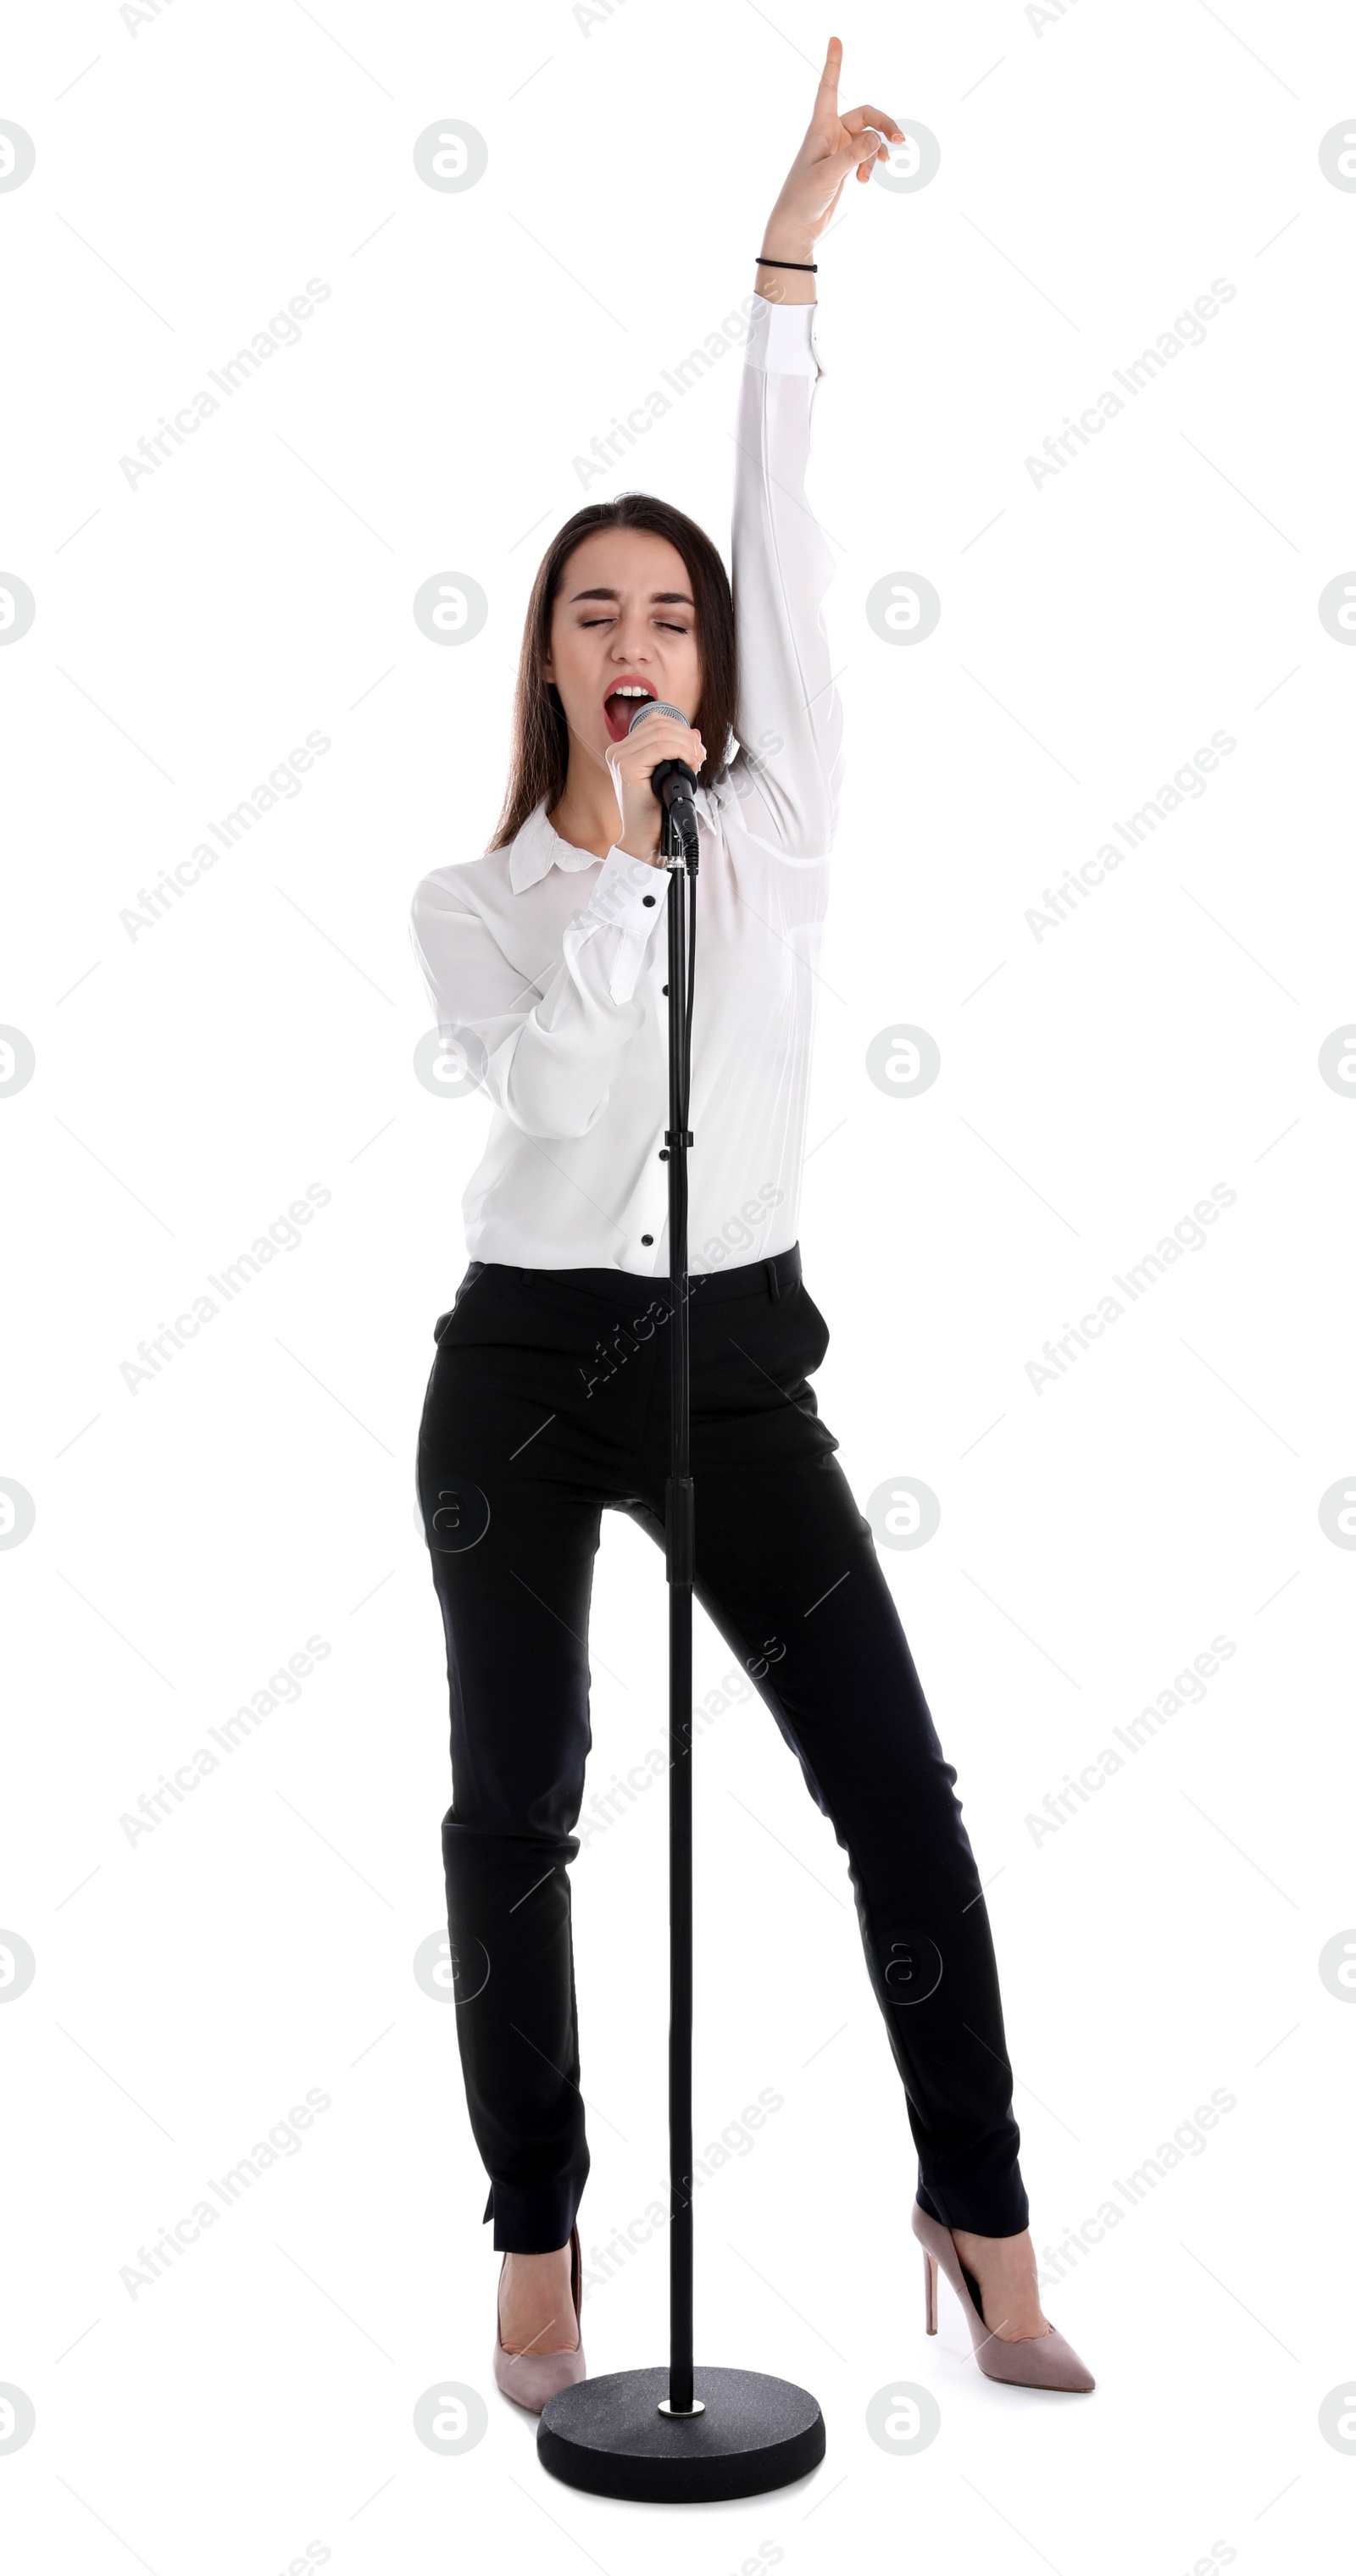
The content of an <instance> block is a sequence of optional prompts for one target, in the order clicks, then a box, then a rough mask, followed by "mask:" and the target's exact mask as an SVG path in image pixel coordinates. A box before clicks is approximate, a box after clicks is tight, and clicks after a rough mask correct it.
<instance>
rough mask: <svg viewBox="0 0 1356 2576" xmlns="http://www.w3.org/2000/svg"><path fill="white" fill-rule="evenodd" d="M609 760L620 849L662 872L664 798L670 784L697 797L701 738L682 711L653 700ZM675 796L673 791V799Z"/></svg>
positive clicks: (608, 755)
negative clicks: (618, 811)
mask: <svg viewBox="0 0 1356 2576" xmlns="http://www.w3.org/2000/svg"><path fill="white" fill-rule="evenodd" d="M605 758H606V760H607V765H608V767H609V769H610V770H611V772H612V777H613V781H614V784H615V786H616V790H617V802H618V804H619V805H620V807H621V813H622V829H621V833H620V836H619V838H618V842H617V847H618V848H619V849H622V850H625V851H626V852H627V854H628V856H629V857H631V858H633V859H646V860H648V862H649V864H650V865H651V867H662V866H663V864H664V862H663V860H662V859H661V858H660V856H659V834H660V827H661V825H662V823H663V819H664V817H663V809H662V806H661V803H660V798H661V796H662V795H663V793H664V789H665V783H666V781H669V780H671V781H673V782H674V783H675V785H676V786H677V788H678V792H680V793H681V792H682V790H683V789H684V788H685V789H686V791H687V793H688V794H689V795H695V793H696V788H697V773H698V771H699V770H700V769H701V767H702V764H703V762H704V761H705V759H706V745H705V743H704V742H703V741H702V738H701V735H700V734H699V733H695V732H694V731H693V729H692V727H691V725H690V724H689V723H688V721H687V718H686V716H685V715H684V714H683V713H682V711H681V709H680V708H678V707H673V706H670V705H669V704H668V701H667V700H666V699H663V698H647V699H646V700H645V701H644V702H643V704H641V705H640V706H638V707H637V709H636V712H635V714H634V715H633V716H632V718H631V722H630V727H629V729H628V731H627V733H626V734H625V736H624V737H623V739H622V741H620V742H618V743H612V744H610V745H609V747H608V750H607V752H606V754H605ZM656 782H657V788H656ZM673 792H674V791H673V787H670V789H669V793H670V794H672V793H673Z"/></svg>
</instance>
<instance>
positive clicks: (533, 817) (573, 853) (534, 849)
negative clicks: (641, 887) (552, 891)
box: [509, 787, 709, 894]
mask: <svg viewBox="0 0 1356 2576" xmlns="http://www.w3.org/2000/svg"><path fill="white" fill-rule="evenodd" d="M706 793H707V791H706V789H705V788H704V787H699V788H698V790H697V819H698V822H699V823H704V822H706V821H707V820H708V819H709V818H708V814H707V810H706ZM601 864H602V863H601V861H600V860H598V859H595V857H594V855H593V852H592V850H577V849H576V848H575V846H574V843H573V842H572V841H562V839H561V837H560V834H559V832H557V831H556V830H555V829H554V828H553V826H552V825H551V824H550V823H548V822H547V819H546V799H545V797H544V796H543V798H542V800H541V803H540V805H536V806H534V807H533V809H532V812H531V813H530V814H529V815H528V818H527V821H526V822H525V823H524V825H523V827H522V830H521V831H520V832H519V833H518V835H517V837H516V839H515V840H514V842H513V844H512V847H511V848H510V850H509V884H510V885H511V886H512V888H513V891H514V893H515V894H522V892H523V891H524V889H525V888H526V887H527V886H530V885H536V884H537V883H538V882H539V881H540V879H541V878H542V877H544V876H547V875H549V873H550V871H551V869H552V868H553V867H556V868H563V869H565V871H566V873H567V874H570V875H572V874H573V872H574V870H575V869H576V868H596V867H599V866H600V865H601Z"/></svg>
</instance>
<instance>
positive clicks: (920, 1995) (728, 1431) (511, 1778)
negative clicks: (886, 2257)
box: [418, 1245, 1028, 2254]
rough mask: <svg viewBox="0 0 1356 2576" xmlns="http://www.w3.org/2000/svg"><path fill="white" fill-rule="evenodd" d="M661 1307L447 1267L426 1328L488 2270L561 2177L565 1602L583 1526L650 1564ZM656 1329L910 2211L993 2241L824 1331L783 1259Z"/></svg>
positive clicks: (557, 2235)
mask: <svg viewBox="0 0 1356 2576" xmlns="http://www.w3.org/2000/svg"><path fill="white" fill-rule="evenodd" d="M669 1314H670V1294H669V1284H668V1281H667V1280H666V1279H661V1280H648V1279H640V1278H637V1277H635V1276H633V1275H632V1274H630V1273H625V1272H616V1271H609V1270H523V1269H515V1268H511V1267H509V1266H507V1265H505V1264H502V1263H499V1262H489V1263H479V1262H473V1263H472V1264H471V1267H470V1269H469V1270H468V1272H467V1274H466V1277H465V1279H464V1280H463V1281H462V1284H461V1287H460V1289H459V1290H458V1292H457V1299H456V1303H455V1305H454V1306H453V1307H452V1309H451V1310H450V1312H449V1313H447V1314H445V1315H440V1316H439V1318H438V1321H437V1324H436V1326H435V1328H434V1331H435V1338H436V1340H437V1344H438V1349H437V1356H436V1358H435V1360H434V1364H433V1369H432V1373H431V1375H430V1378H429V1384H428V1392H427V1395H426V1397H425V1402H424V1411H423V1419H422V1422H421V1425H420V1431H419V1453H418V1481H419V1498H420V1504H421V1508H422V1512H423V1519H424V1529H425V1534H426V1537H427V1539H428V1544H429V1551H430V1559H431V1563H432V1570H433V1582H434V1587H435V1590H436V1592H437V1595H438V1599H439V1602H440V1604H441V1607H442V1614H443V1624H444V1628H445V1631H446V1638H447V1673H448V1683H449V1688H450V1694H451V1753H452V1781H453V1801H452V1805H451V1807H450V1808H449V1809H448V1812H447V1815H446V1818H445V1819H444V1823H443V1859H444V1868H445V1874H446V1884H447V1914H448V1930H449V1935H450V1940H451V1949H452V1960H453V1968H454V1983H455V1991H456V1994H457V1999H458V2009H457V2031H458V2037H459V2041H460V2048H461V2062H462V2071H463V2076H464V2079H465V2085H466V2099H467V2107H468V2110H469V2113H470V2120H471V2128H472V2131H473V2134H474V2136H475V2140H476V2145H477V2147H478V2148H479V2151H480V2155H481V2158H482V2160H483V2162H484V2165H485V2167H486V2170H487V2172H488V2173H489V2176H490V2196H489V2202H488V2204H487V2207H486V2210H485V2216H486V2218H487V2219H488V2218H490V2217H491V2216H492V2217H493V2219H494V2243H495V2247H496V2249H504V2250H506V2251H513V2252H517V2253H524V2254H527V2253H545V2252H547V2251H549V2250H550V2249H551V2248H552V2247H554V2246H558V2245H563V2244H564V2243H565V2242H566V2240H567V2238H568V2236H569V2233H570V2229H571V2227H572V2225H573V2223H574V2219H575V2214H576V2211H577V2209H578V2207H579V2201H580V2197H581V2194H582V2192H583V2189H584V2184H585V2180H586V2178H587V2175H588V2170H589V2153H588V2147H587V2144H586V2141H585V2134H584V2113H583V2102H582V2099H581V2096H580V2092H579V2072H580V2068H579V2040H578V2023H577V2015H576V2006H575V1986H574V1963H573V1951H572V1946H571V1933H570V1881H569V1876H568V1870H569V1865H570V1863H571V1862H572V1861H573V1860H574V1859H575V1858H576V1856H577V1854H578V1851H579V1842H578V1838H577V1837H576V1835H575V1833H574V1830H573V1828H574V1826H575V1823H576V1820H577V1818H578V1815H579V1810H580V1806H581V1803H582V1799H583V1792H584V1765H585V1758H586V1756H587V1754H588V1751H589V1748H590V1744H591V1741H592V1737H591V1731H590V1726H589V1661H588V1645H587V1637H588V1621H589V1602H590V1594H591V1591H592V1582H593V1567H594V1559H595V1556H596V1553H597V1549H598V1544H599V1536H600V1528H601V1516H602V1513H603V1512H604V1510H612V1511H623V1512H626V1513H628V1514H629V1516H630V1517H631V1518H632V1519H633V1520H634V1521H636V1522H638V1523H639V1525H640V1527H641V1528H642V1529H644V1530H646V1531H647V1532H648V1534H649V1536H650V1537H651V1538H653V1539H654V1540H655V1541H656V1543H657V1544H658V1545H659V1546H660V1547H661V1548H662V1547H663V1543H664V1532H663V1514H664V1487H665V1482H666V1479H667V1476H668V1473H669V1416H670V1400H669V1366H670V1361H669V1334H668V1322H669ZM688 1315H689V1333H690V1346H691V1425H692V1434H691V1455H692V1474H693V1477H694V1479H695V1483H696V1581H695V1591H696V1597H697V1599H698V1600H699V1601H700V1603H701V1605H702V1607H703V1609H705V1610H706V1611H707V1613H708V1614H709V1616H710V1618H711V1620H712V1621H713V1623H714V1625H715V1627H716V1628H717V1629H718V1630H719V1632H720V1634H721V1636H722V1637H723V1638H724V1639H725V1641H726V1643H727V1644H728V1645H729V1646H730V1648H731V1649H732V1651H733V1652H734V1653H735V1654H736V1655H737V1656H738V1657H739V1658H740V1661H741V1663H742V1664H743V1665H744V1667H745V1669H746V1670H747V1671H748V1672H749V1674H750V1676H751V1678H752V1679H753V1680H754V1683H755V1687H756V1688H757V1690H758V1692H759V1695H760V1697H761V1698H762V1699H763V1700H764V1701H765V1702H766V1704H767V1706H768V1708H769V1709H770V1710H771V1713H772V1716H773V1717H774V1719H775V1721H776V1723H777V1726H778V1727H779V1729H780V1731H781V1734H782V1736H783V1738H784V1739H785V1741H786V1743H787V1744H788V1745H789V1746H790V1748H791V1750H792V1751H793V1752H794V1753H795V1754H796V1756H797V1758H798V1760H799V1762H800V1765H801V1769H802V1771H803V1773H804V1776H805V1780H806V1784H807V1786H808V1788H809V1791H810V1794H811V1796H812V1797H813V1798H814V1799H815V1800H816V1802H817V1804H818V1805H819V1807H820V1808H821V1809H822V1810H823V1812H824V1814H825V1815H826V1816H828V1817H829V1819H830V1821H831V1823H832V1824H833V1827H834V1831H835V1833H836V1835H837V1838H838V1841H839V1842H840V1844H841V1845H842V1847H843V1849H844V1851H845V1852H846V1854H847V1861H848V1871H849V1875H850V1878H851V1883H852V1888H853V1893H854V1897H855V1900H856V1907H857V1916H858V1921H859V1923H860V1926H861V1934H862V1942H863V1946H864V1949H865V1953H866V1965H867V1972H868V1975H869V1976H870V1979H871V1983H872V1986H873V1988H874V1990H875V1994H876V1998H877V2001H878V2003H879V2005H880V2008H881V2012H882V2014H883V2016H884V2020H885V2027H886V2032H887V2035H888V2038H889V2043H890V2047H891V2049H892V2051H893V2053H894V2059H895V2063H896V2065H897V2067H898V2069H899V2073H900V2076H901V2078H902V2080H903V2084H904V2092H905V2101H906V2105H907V2112H908V2118H909V2123H910V2127H911V2129H912V2132H913V2138H914V2143H915V2145H916V2148H917V2151H918V2198H919V2199H920V2201H921V2202H922V2204H923V2207H924V2208H925V2209H926V2210H927V2211H928V2212H929V2213H930V2215H931V2216H933V2217H934V2218H938V2219H940V2220H941V2221H942V2223H943V2224H944V2225H947V2226H951V2227H967V2228H973V2229H975V2230H976V2231H977V2232H978V2233H980V2234H981V2235H986V2236H1010V2235H1017V2234H1019V2233H1020V2232H1021V2231H1022V2229H1024V2228H1025V2226H1026V2224H1027V2215H1028V2211H1027V2198H1026V2192H1025V2189H1024V2187H1023V2183H1022V2179H1021V2174H1020V2171H1019V2168H1018V2162H1017V2149H1018V2144H1019V2131H1018V2128H1017V2123H1016V2121H1015V2119H1014V2117H1013V2111H1012V2069H1011V2066H1010V2065H1009V2062H1008V2055H1007V2050H1006V2047H1005V2044H1004V2036H1003V2016H1002V2007H1001V2003H1000V1999H999V1990H998V1975H997V1969H996V1966H995V1962H994V1954H993V1944H992V1939H991V1935H990V1930H989V1921H988V1914H987V1911H986V1908H985V1903H984V1898H983V1895H982V1892H981V1889H980V1881H979V1874H978V1871H977V1869H976V1866H975V1859H974V1854H973V1852H972V1851H971V1848H970V1840H969V1836H968V1835H967V1833H966V1831H965V1827H964V1825H963V1823H962V1821H961V1809H960V1801H959V1799H958V1798H957V1797H956V1795H955V1779H956V1774H955V1771H954V1770H953V1769H952V1767H951V1765H950V1764H949V1763H948V1762H946V1761H945V1760H944V1758H943V1755H942V1748H941V1745H940V1743H939V1742H938V1739H937V1733H936V1729H935V1727H934V1725H933V1722H932V1717H931V1714H930V1712H929V1709H928V1705H927V1701H926V1700H925V1698H924V1696H923V1691H922V1687H921V1684H920V1682H919V1679H918V1675H917V1673H916V1671H915V1670H914V1663H913V1657H912V1655H911V1654H910V1651H909V1646H908V1641H907V1639H906V1637H905V1634H904V1631H903V1628H902V1626H901V1625H900V1621H899V1616H898V1613H897V1611H896V1609H895V1605H894V1601H893V1599H892V1597H891V1594H890V1591H889V1587H888V1585H887V1584H886V1581H885V1577H884V1575H883V1573H882V1571H881V1567H880V1564H879V1562H878V1559H877V1556H876V1550H875V1543H874V1540H873V1538H872V1535H871V1529H870V1524H869V1523H868V1522H867V1521H866V1520H864V1519H863V1517H862V1515H861V1513H860V1512H859V1511H858V1509H857V1506H856V1504H855V1502H854V1501H853V1497H852V1493H851V1491H850V1489H849V1486H848V1483H847V1479H846V1477H845V1476H844V1474H843V1471H842V1469H841V1467H840V1466H839V1464H838V1461H837V1459H836V1458H835V1456H834V1454H833V1453H834V1451H835V1449H836V1448H837V1446H838V1443H837V1441H836V1440H835V1439H834V1436H833V1434H832V1432H831V1431H829V1429H828V1428H827V1426H826V1425H825V1424H824V1423H823V1422H822V1421H821V1420H820V1418H819V1412H818V1407H817V1405H816V1402H815V1397H814V1394H813V1391H812V1389H811V1388H810V1385H809V1383H808V1380H809V1376H810V1373H811V1372H812V1371H813V1370H814V1369H816V1368H818V1367H819V1365H820V1363H821V1361H822V1360H823V1358H824V1354H825V1352H826V1350H827V1348H828V1341H829V1332H828V1326H827V1325H826V1323H825V1321H824V1318H823V1316H822V1315H821V1314H820V1312H819V1309H818V1308H817V1306H815V1305H814V1304H813V1302H812V1300H811V1298H810V1296H809V1293H808V1291H807V1290H806V1288H805V1287H804V1285H803V1284H802V1280H801V1264H800V1250H799V1246H798V1245H797V1246H794V1247H793V1248H792V1250H791V1251H789V1252H785V1253H781V1254H778V1255H777V1256H775V1257H774V1258H771V1259H768V1260H766V1261H757V1262H751V1263H748V1264H747V1265H745V1266H744V1267H743V1268H742V1269H737V1270H728V1271H715V1272H710V1273H708V1274H706V1275H705V1276H698V1277H694V1278H692V1279H690V1281H689V1293H688ZM658 2008H659V2005H658V2001H657V2002H656V2009H658Z"/></svg>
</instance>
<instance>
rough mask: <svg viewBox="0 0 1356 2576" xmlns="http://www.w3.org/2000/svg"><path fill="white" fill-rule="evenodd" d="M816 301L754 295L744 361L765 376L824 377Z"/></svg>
mask: <svg viewBox="0 0 1356 2576" xmlns="http://www.w3.org/2000/svg"><path fill="white" fill-rule="evenodd" d="M818 311H819V306H818V305H817V304H769V303H768V301H767V298H766V296H763V295H755V296H754V299H753V311H752V312H751V314H750V315H749V336H748V339H747V340H746V341H745V343H744V363H745V365H746V366H749V367H758V368H759V369H761V371H762V373H763V374H764V375H765V376H822V375H823V374H824V372H825V369H824V365H823V361H822V360H821V358H820V355H819V342H818V339H817V336H816V333H815V315H816V314H817V313H818Z"/></svg>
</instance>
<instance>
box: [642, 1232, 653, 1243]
mask: <svg viewBox="0 0 1356 2576" xmlns="http://www.w3.org/2000/svg"><path fill="white" fill-rule="evenodd" d="M640 1239H641V1242H642V1243H653V1241H654V1236H653V1235H652V1234H643V1235H642V1236H641V1238H640Z"/></svg>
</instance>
